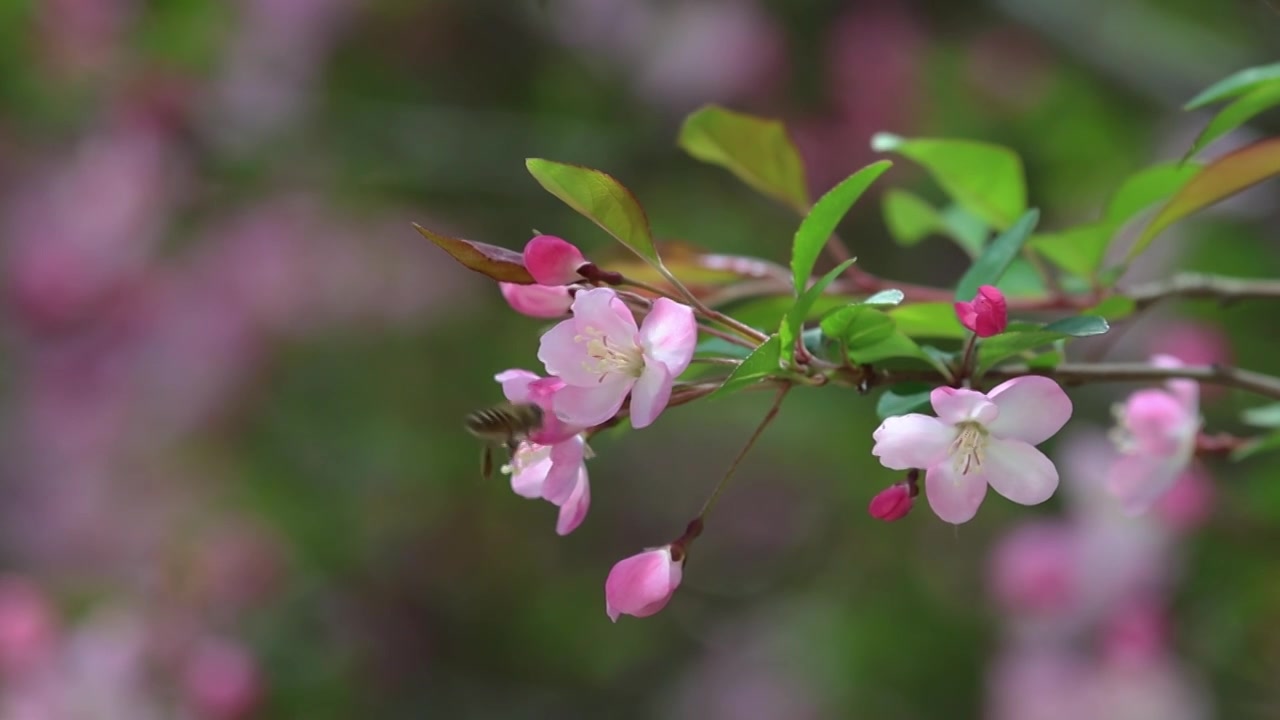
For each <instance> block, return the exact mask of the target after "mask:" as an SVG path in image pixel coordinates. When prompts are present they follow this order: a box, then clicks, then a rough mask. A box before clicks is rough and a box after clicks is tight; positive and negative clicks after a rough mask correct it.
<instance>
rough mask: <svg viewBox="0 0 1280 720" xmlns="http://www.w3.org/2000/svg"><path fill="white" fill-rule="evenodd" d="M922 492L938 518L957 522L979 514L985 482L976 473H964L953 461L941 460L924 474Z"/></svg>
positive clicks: (985, 489)
mask: <svg viewBox="0 0 1280 720" xmlns="http://www.w3.org/2000/svg"><path fill="white" fill-rule="evenodd" d="M924 493H925V497H927V498H928V499H929V507H931V508H933V512H934V513H936V514H937V515H938V517H940V518H942V519H943V520H945V521H946V522H949V523H953V524H956V525H959V524H960V523H965V522H969V521H970V520H972V519H973V516H974V515H977V514H978V508H979V507H981V505H982V499H983V498H985V497H986V496H987V481H986V480H985V479H983V478H982V477H981V476H980V475H978V473H969V474H968V475H964V474H962V473H960V472H959V471H958V470H956V467H955V465H954V464H953V463H950V462H944V463H941V464H938V465H934V466H933V467H931V468H929V470H928V471H927V472H926V473H925V474H924Z"/></svg>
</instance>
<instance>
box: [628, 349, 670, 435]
mask: <svg viewBox="0 0 1280 720" xmlns="http://www.w3.org/2000/svg"><path fill="white" fill-rule="evenodd" d="M673 379H674V378H673V376H672V375H671V373H670V372H669V371H668V370H667V366H666V365H663V364H662V363H652V364H649V365H645V366H644V374H642V375H641V376H640V380H639V381H638V382H637V383H636V385H635V387H634V388H632V389H631V427H634V428H643V427H648V426H650V425H652V424H653V421H654V420H657V419H658V416H659V415H661V414H662V411H663V410H665V409H666V408H667V401H669V400H670V399H671V383H672V380H673Z"/></svg>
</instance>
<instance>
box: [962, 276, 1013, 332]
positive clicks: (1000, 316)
mask: <svg viewBox="0 0 1280 720" xmlns="http://www.w3.org/2000/svg"><path fill="white" fill-rule="evenodd" d="M955 308H956V317H958V318H960V324H961V325H964V326H965V327H966V328H968V329H970V330H972V331H973V332H975V333H977V335H978V337H991V336H992V335H999V334H1000V333H1002V332H1004V329H1005V328H1006V327H1008V326H1009V309H1008V306H1007V305H1006V303H1005V300H1004V293H1002V292H1000V291H999V290H998V289H996V288H994V287H992V286H990V285H983V286H982V287H980V288H978V294H977V295H975V296H974V298H973V300H972V301H970V302H958V303H956V304H955Z"/></svg>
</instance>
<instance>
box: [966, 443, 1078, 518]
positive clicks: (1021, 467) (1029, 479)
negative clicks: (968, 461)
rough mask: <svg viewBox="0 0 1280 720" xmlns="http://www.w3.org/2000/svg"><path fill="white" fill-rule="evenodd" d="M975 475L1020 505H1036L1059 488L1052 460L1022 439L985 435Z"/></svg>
mask: <svg viewBox="0 0 1280 720" xmlns="http://www.w3.org/2000/svg"><path fill="white" fill-rule="evenodd" d="M977 474H978V475H979V476H981V477H982V478H983V479H985V480H986V482H988V483H990V484H991V487H992V488H995V491H996V492H998V493H1000V494H1001V495H1003V496H1005V497H1006V498H1008V499H1010V500H1012V501H1013V502H1016V503H1018V504H1019V505H1039V504H1040V503H1042V502H1044V501H1045V500H1048V499H1049V498H1050V497H1053V492H1054V491H1055V490H1057V489H1058V468H1056V467H1054V465H1053V461H1052V460H1050V459H1049V458H1048V457H1047V456H1046V455H1045V454H1044V453H1042V452H1040V451H1039V450H1037V449H1035V447H1033V446H1031V445H1029V444H1027V443H1025V442H1023V441H1021V440H1005V439H1003V438H998V437H995V436H992V437H989V438H987V444H986V453H985V455H984V456H983V458H982V467H981V469H980V470H979V471H978V473H977Z"/></svg>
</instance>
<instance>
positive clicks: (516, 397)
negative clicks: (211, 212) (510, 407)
mask: <svg viewBox="0 0 1280 720" xmlns="http://www.w3.org/2000/svg"><path fill="white" fill-rule="evenodd" d="M493 379H494V380H497V381H498V382H500V383H502V394H503V395H506V396H507V400H510V401H511V402H513V403H525V402H530V400H529V396H530V392H529V385H530V384H532V383H533V382H535V381H536V380H538V379H539V378H538V376H537V374H535V373H531V372H529V371H528V370H517V369H511V370H503V371H502V372H500V373H498V374H497V375H494V376H493Z"/></svg>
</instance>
